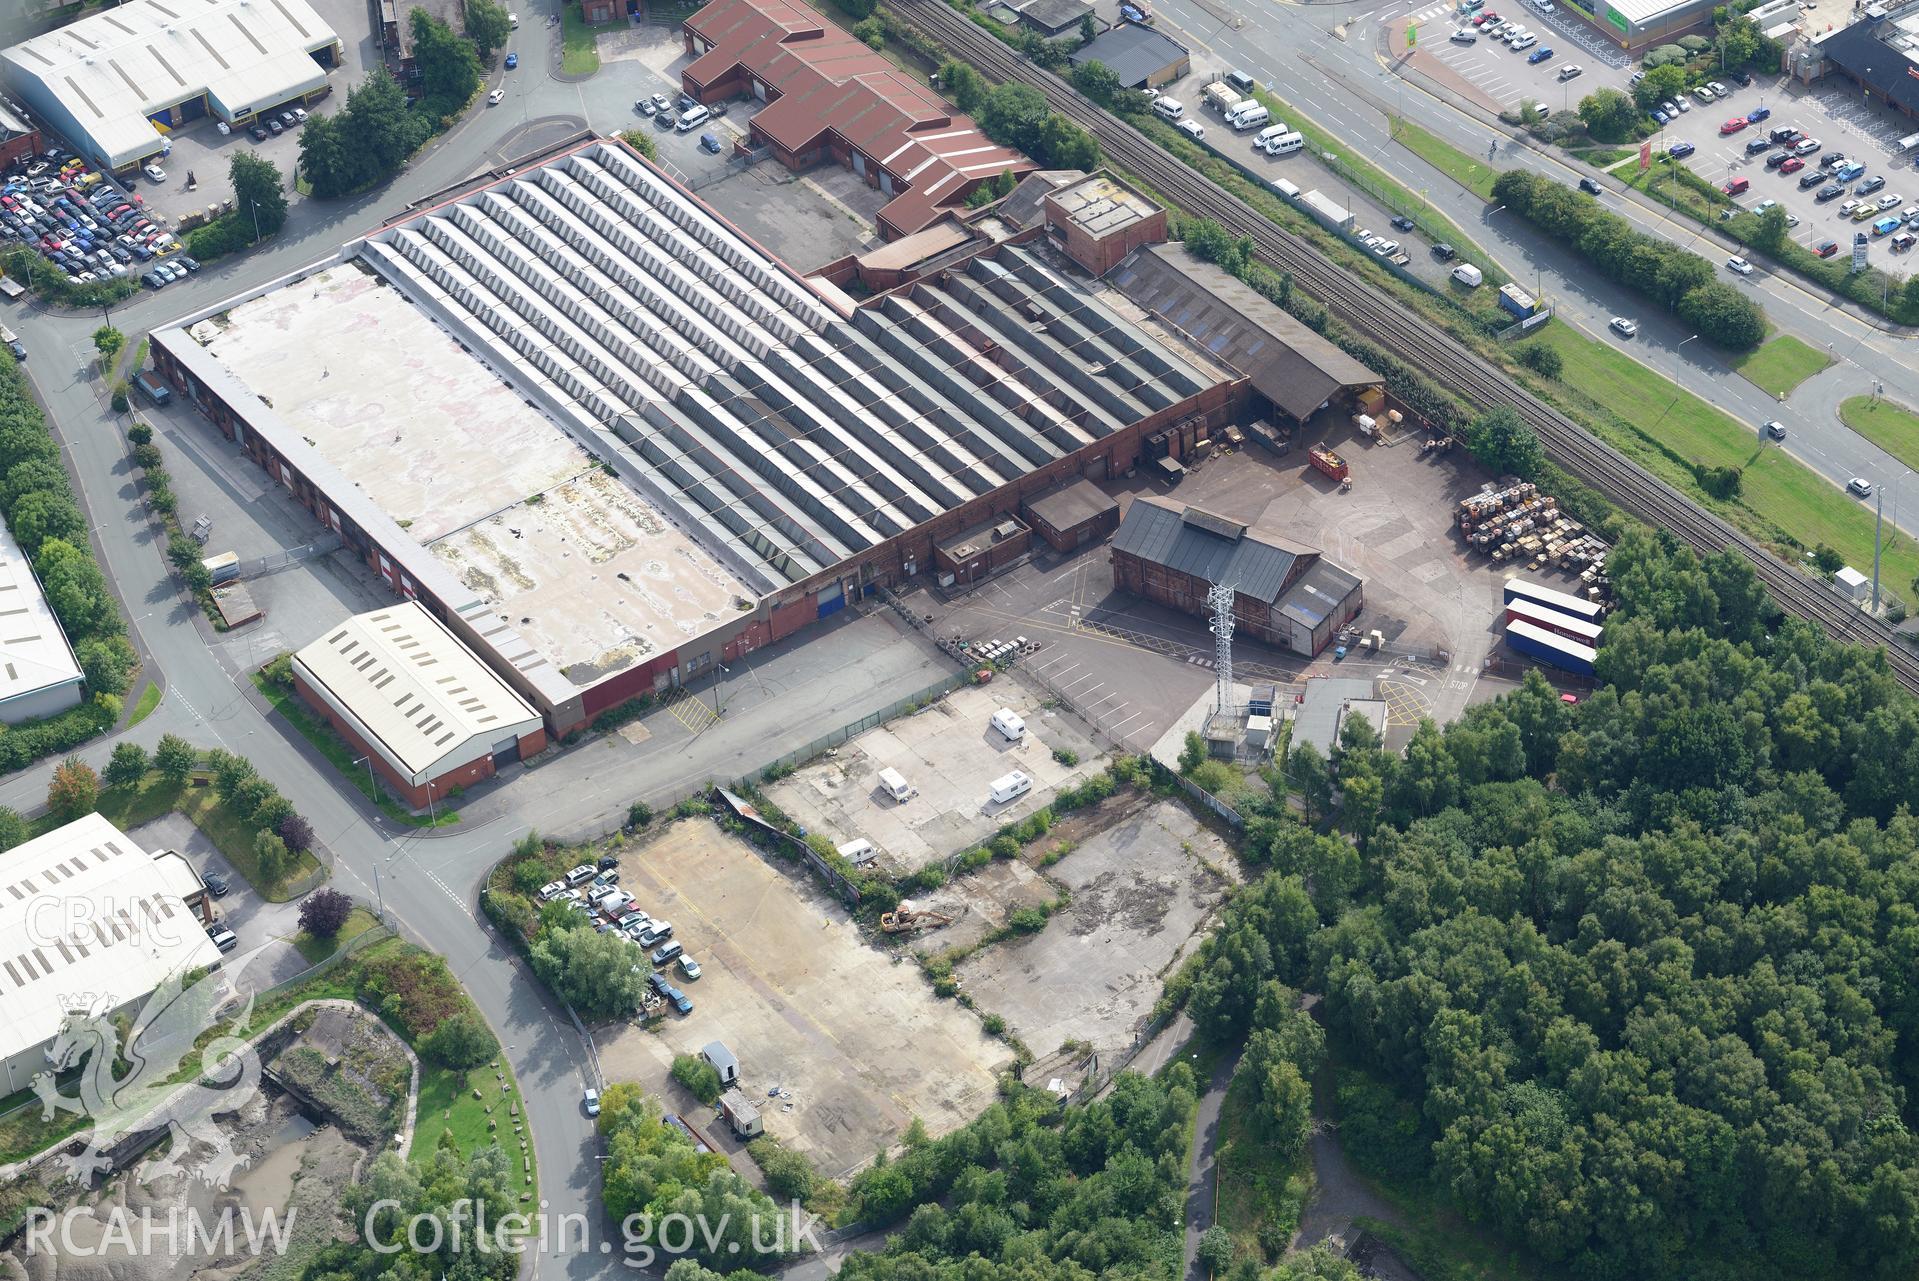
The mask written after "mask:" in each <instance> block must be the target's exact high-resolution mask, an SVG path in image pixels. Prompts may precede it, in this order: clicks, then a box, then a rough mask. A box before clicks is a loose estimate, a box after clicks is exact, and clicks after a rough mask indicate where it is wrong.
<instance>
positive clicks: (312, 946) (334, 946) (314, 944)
mask: <svg viewBox="0 0 1919 1281" xmlns="http://www.w3.org/2000/svg"><path fill="white" fill-rule="evenodd" d="M375 924H377V922H376V921H375V920H374V917H373V913H371V912H369V911H367V910H366V909H365V908H363V907H356V908H354V909H353V911H352V913H351V914H349V915H348V916H347V918H346V924H345V925H342V926H341V927H340V932H339V933H338V934H335V935H334V936H333V937H332V938H330V939H323V938H317V937H315V936H314V935H311V934H308V933H307V932H306V931H305V930H301V931H300V932H299V933H298V934H295V935H294V936H293V946H294V948H295V949H296V950H297V951H298V952H299V953H300V955H301V956H302V957H304V958H305V959H306V963H307V964H308V965H318V964H319V963H320V962H321V961H324V960H326V959H327V958H328V957H329V956H332V955H333V954H334V953H335V952H338V951H339V950H340V949H341V948H343V947H345V946H346V945H347V944H349V943H351V942H352V941H353V940H354V939H357V938H359V937H360V936H361V935H362V934H364V933H366V932H367V931H368V930H370V929H372V928H373V927H374V925H375Z"/></svg>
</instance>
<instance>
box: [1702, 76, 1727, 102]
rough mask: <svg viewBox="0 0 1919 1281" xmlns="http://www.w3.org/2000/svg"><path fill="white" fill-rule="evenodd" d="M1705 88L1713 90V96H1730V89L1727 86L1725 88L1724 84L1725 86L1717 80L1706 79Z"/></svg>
mask: <svg viewBox="0 0 1919 1281" xmlns="http://www.w3.org/2000/svg"><path fill="white" fill-rule="evenodd" d="M1706 88H1708V89H1710V90H1712V92H1713V96H1714V97H1715V98H1730V97H1732V90H1730V89H1728V88H1726V86H1725V85H1723V84H1721V83H1719V81H1717V80H1708V81H1706Z"/></svg>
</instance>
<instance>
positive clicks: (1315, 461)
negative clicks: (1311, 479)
mask: <svg viewBox="0 0 1919 1281" xmlns="http://www.w3.org/2000/svg"><path fill="white" fill-rule="evenodd" d="M1306 458H1307V461H1309V462H1310V463H1312V465H1313V466H1314V467H1316V468H1318V469H1319V470H1320V471H1323V472H1325V473H1326V474H1327V475H1328V476H1331V477H1332V478H1333V479H1334V480H1341V481H1343V480H1345V479H1346V478H1347V477H1348V476H1350V475H1352V470H1351V469H1350V468H1349V467H1347V466H1346V460H1345V459H1344V458H1341V457H1340V456H1339V455H1338V454H1336V453H1334V452H1333V451H1332V450H1330V449H1328V448H1327V447H1326V446H1324V445H1314V446H1313V447H1312V448H1311V449H1309V450H1307V451H1306Z"/></svg>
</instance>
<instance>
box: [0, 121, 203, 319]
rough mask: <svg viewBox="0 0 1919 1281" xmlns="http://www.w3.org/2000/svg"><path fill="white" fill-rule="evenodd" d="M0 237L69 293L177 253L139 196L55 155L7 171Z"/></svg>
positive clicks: (54, 150) (0, 189)
mask: <svg viewBox="0 0 1919 1281" xmlns="http://www.w3.org/2000/svg"><path fill="white" fill-rule="evenodd" d="M0 237H4V238H6V239H8V240H14V241H18V242H20V243H21V244H24V245H26V246H28V247H30V248H33V249H36V250H38V251H39V252H40V254H41V255H42V256H43V257H44V258H46V260H47V261H48V262H50V263H52V264H53V265H54V266H55V267H57V268H59V269H60V270H61V271H63V272H64V273H66V277H67V283H69V284H73V285H83V284H91V283H93V282H94V281H98V280H113V279H116V278H119V277H123V276H127V275H130V274H132V273H133V271H135V270H136V269H137V264H140V263H145V262H150V261H152V260H153V259H154V258H156V257H159V256H161V255H165V254H170V253H174V252H177V251H178V249H179V244H178V242H177V241H176V240H175V239H174V236H173V233H172V232H170V231H168V230H167V229H166V227H165V225H164V220H163V219H161V218H160V217H159V216H158V215H156V214H154V213H153V212H151V211H150V210H148V209H147V208H146V207H145V202H144V201H143V200H142V198H141V197H140V196H139V195H137V194H134V193H131V192H128V191H126V190H123V189H122V188H121V187H119V186H117V185H116V184H115V183H113V182H112V181H111V180H110V179H108V178H107V177H106V176H105V175H104V174H102V173H100V172H99V171H97V170H95V169H92V168H90V167H88V166H87V164H86V163H85V162H84V161H82V160H79V159H78V158H76V157H72V156H69V155H68V154H67V153H66V152H65V151H63V150H61V149H60V148H58V147H50V148H48V149H47V151H46V152H44V153H43V154H41V155H39V156H30V157H26V158H24V159H22V160H18V161H15V162H14V164H13V165H11V166H10V167H9V168H8V169H7V171H6V174H5V181H4V183H3V184H0ZM195 266H196V267H197V266H198V264H197V263H196V264H195Z"/></svg>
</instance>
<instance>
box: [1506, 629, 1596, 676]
mask: <svg viewBox="0 0 1919 1281" xmlns="http://www.w3.org/2000/svg"><path fill="white" fill-rule="evenodd" d="M1506 647H1507V648H1508V649H1511V650H1514V651H1516V652H1518V653H1521V654H1524V655H1526V656H1527V657H1529V658H1534V659H1537V660H1538V661H1540V662H1542V663H1545V664H1546V665H1547V666H1549V667H1557V668H1559V669H1560V670H1561V671H1567V672H1575V673H1577V674H1579V675H1581V676H1591V675H1592V674H1593V663H1594V662H1595V661H1596V660H1597V659H1598V657H1599V651H1598V650H1596V649H1594V648H1593V647H1592V646H1591V645H1581V644H1580V643H1579V642H1578V641H1574V640H1567V639H1566V638H1565V637H1564V636H1559V635H1556V634H1554V633H1552V632H1549V631H1547V630H1546V629H1545V628H1543V627H1535V626H1533V625H1532V624H1531V623H1528V622H1526V621H1525V620H1523V619H1522V620H1520V621H1518V622H1512V623H1508V624H1506Z"/></svg>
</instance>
